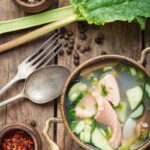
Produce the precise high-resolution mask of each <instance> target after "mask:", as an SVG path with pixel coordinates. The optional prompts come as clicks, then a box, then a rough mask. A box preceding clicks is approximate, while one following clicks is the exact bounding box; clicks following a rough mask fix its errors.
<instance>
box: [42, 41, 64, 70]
mask: <svg viewBox="0 0 150 150" xmlns="http://www.w3.org/2000/svg"><path fill="white" fill-rule="evenodd" d="M63 46H64V43H62V46H61V47H60V48H58V49H57V51H56V52H55V53H53V55H52V56H51V57H50V58H49V59H48V60H47V61H46V62H45V63H44V64H43V65H42V66H41V68H42V67H44V66H46V65H48V63H49V62H50V61H51V60H52V59H53V58H55V56H56V55H57V54H58V53H59V52H60V50H61V49H62V48H63Z"/></svg>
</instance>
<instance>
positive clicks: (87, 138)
mask: <svg viewBox="0 0 150 150" xmlns="http://www.w3.org/2000/svg"><path fill="white" fill-rule="evenodd" d="M91 134H92V127H91V126H90V125H86V126H85V128H84V140H83V141H84V142H85V143H90V141H91Z"/></svg>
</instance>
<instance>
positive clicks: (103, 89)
mask: <svg viewBox="0 0 150 150" xmlns="http://www.w3.org/2000/svg"><path fill="white" fill-rule="evenodd" d="M101 95H102V96H104V97H105V96H107V95H108V91H107V89H106V86H105V85H104V84H101Z"/></svg>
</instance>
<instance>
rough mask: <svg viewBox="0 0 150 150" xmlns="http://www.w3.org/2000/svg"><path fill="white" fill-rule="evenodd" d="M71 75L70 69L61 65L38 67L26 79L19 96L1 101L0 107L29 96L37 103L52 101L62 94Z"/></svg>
mask: <svg viewBox="0 0 150 150" xmlns="http://www.w3.org/2000/svg"><path fill="white" fill-rule="evenodd" d="M69 75H70V70H69V69H68V68H66V67H64V66H59V65H51V66H47V67H44V68H41V69H38V70H37V71H35V72H34V73H32V74H31V75H30V76H29V77H28V78H27V79H26V81H25V85H24V88H23V91H22V92H21V93H20V94H18V95H17V96H15V97H12V98H10V99H7V100H5V101H3V102H1V103H0V107H3V106H5V105H7V104H9V103H12V102H14V101H16V100H19V99H21V98H27V99H29V100H31V101H32V102H34V103H37V104H43V103H47V102H49V101H52V100H53V99H55V98H56V97H58V96H59V95H60V94H61V92H62V89H63V86H64V84H65V82H66V80H67V78H68V76H69Z"/></svg>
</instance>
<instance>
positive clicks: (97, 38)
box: [95, 34, 104, 44]
mask: <svg viewBox="0 0 150 150" xmlns="http://www.w3.org/2000/svg"><path fill="white" fill-rule="evenodd" d="M103 40H104V35H103V34H99V35H98V36H97V37H96V38H95V42H96V43H97V44H102V43H103Z"/></svg>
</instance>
